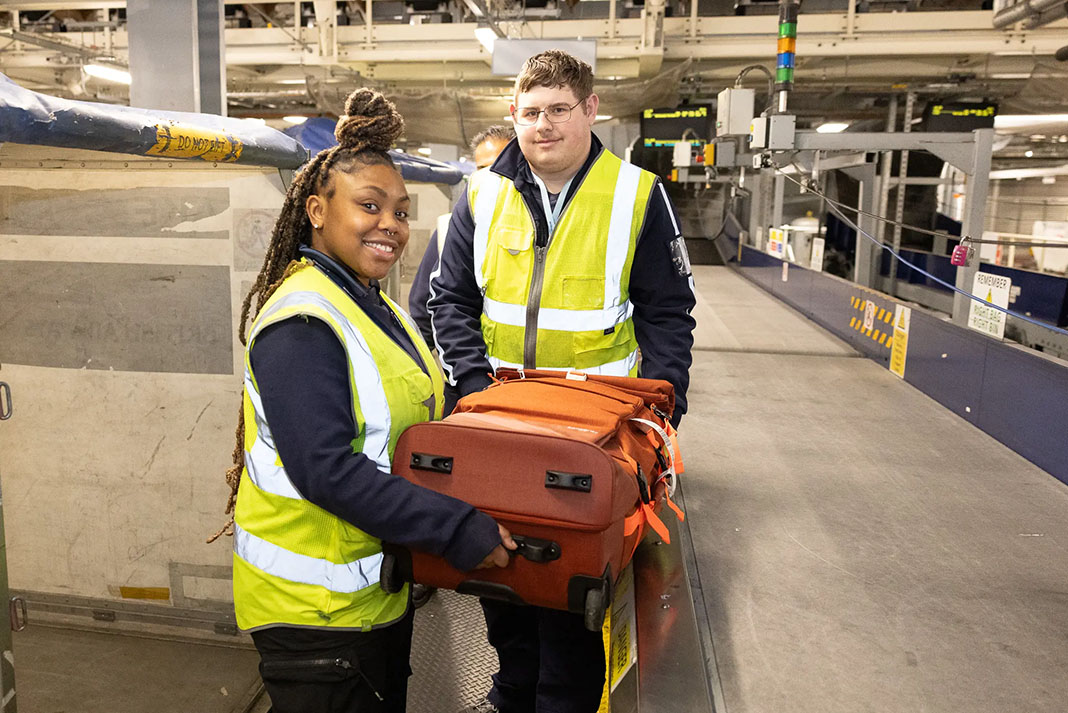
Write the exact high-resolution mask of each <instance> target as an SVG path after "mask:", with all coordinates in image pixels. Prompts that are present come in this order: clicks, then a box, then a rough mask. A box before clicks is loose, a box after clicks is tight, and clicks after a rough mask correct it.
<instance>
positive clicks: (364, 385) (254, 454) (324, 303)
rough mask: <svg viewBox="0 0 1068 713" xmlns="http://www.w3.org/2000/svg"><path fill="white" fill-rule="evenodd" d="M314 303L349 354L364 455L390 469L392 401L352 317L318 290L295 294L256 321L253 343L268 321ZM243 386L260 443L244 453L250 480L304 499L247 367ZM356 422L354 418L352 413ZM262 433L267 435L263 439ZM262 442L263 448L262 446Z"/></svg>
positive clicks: (386, 469) (289, 295) (270, 489)
mask: <svg viewBox="0 0 1068 713" xmlns="http://www.w3.org/2000/svg"><path fill="white" fill-rule="evenodd" d="M309 304H310V305H315V306H316V307H319V308H320V309H322V310H323V311H325V312H326V313H327V314H329V315H330V316H331V317H333V319H334V321H335V322H336V323H337V324H338V325H339V326H340V327H341V331H342V338H343V339H344V341H345V352H346V353H347V354H348V359H349V363H350V365H351V368H352V377H353V382H354V383H355V386H356V394H355V396H356V399H357V400H358V401H359V404H360V410H361V411H362V412H363V415H364V442H363V453H364V454H365V455H366V456H367V457H368V458H370V459H371V460H373V461H374V462H375V463H376V464H377V465H378V468H379V470H383V471H385V472H387V473H388V472H389V471H390V458H389V431H390V425H391V424H390V413H389V402H388V401H387V400H386V392H385V389H384V387H383V386H382V379H381V376H380V375H379V373H378V365H377V364H375V360H374V357H373V356H372V355H371V349H370V347H369V346H368V344H367V341H366V340H365V339H364V337H363V335H362V334H360V332H359V330H357V329H356V328H355V327H354V326H353V325H352V324H350V323H349V321H348V319H346V318H345V316H344V315H343V314H341V312H339V311H338V310H337V308H335V307H334V306H333V305H332V304H330V302H329V301H328V300H327V299H326V298H324V297H323V296H322V295H320V294H319V293H317V292H293V293H291V294H288V295H286V296H285V297H283V298H282V299H280V300H278V301H277V302H275V303H274V304H273V305H271V307H270V309H269V310H268V311H267V312H265V313H264V314H263V315H262V318H258V319H257V320H256V325H255V326H254V328H253V332H252V334H251V335H250V336H249V343H251V342H252V340H253V339H255V338H256V335H257V334H258V333H259V331H260V329H262V325H264V324H267V323H269V321H270V318H271V317H272V316H273V315H274V314H275V313H276V312H278V311H279V310H281V309H286V308H290V307H299V306H300V305H309ZM245 386H246V388H247V389H248V393H249V398H250V400H251V401H252V406H253V409H254V410H255V412H256V425H257V428H258V432H257V437H256V442H255V443H254V444H253V448H252V451H251V452H249V451H246V452H245V456H246V457H245V465H246V467H247V468H248V474H249V477H250V478H252V482H254V483H255V484H256V487H257V488H259V489H260V490H263V491H265V492H268V493H272V494H274V495H281V496H283V497H287V498H295V499H301V500H302V499H303V498H302V497H301V495H300V493H298V492H297V490H296V488H294V487H293V483H292V482H291V481H290V480H289V476H288V475H287V474H286V472H285V469H284V468H283V467H281V466H279V465H277V462H278V452H277V450H276V449H275V447H274V442H273V440H272V439H271V437H270V430H269V429H268V428H267V422H266V418H265V417H264V413H263V404H262V402H261V401H260V398H259V394H258V393H257V392H256V390H255V389H254V388H253V387H252V375H251V374H250V373H249V371H248V366H247V365H246V367H245ZM353 416H354V418H355V414H354V415H353ZM260 434H265V436H264V439H263V440H262V441H261V438H260ZM261 443H262V446H261Z"/></svg>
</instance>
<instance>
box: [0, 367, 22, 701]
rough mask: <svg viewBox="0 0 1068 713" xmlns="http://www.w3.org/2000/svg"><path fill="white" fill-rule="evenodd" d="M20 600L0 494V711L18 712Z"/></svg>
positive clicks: (7, 394)
mask: <svg viewBox="0 0 1068 713" xmlns="http://www.w3.org/2000/svg"><path fill="white" fill-rule="evenodd" d="M9 418H11V387H10V386H8V385H7V384H5V383H4V382H2V381H0V422H3V421H6V420H7V419H9ZM21 602H22V600H21V599H19V600H15V599H12V598H11V594H10V591H9V589H8V582H7V540H6V538H5V536H4V508H3V500H2V498H0V713H18V709H19V704H18V698H16V697H15V655H14V650H13V648H12V641H11V632H12V631H13V630H15V629H19V628H21V626H22V625H24V623H25V613H23V614H22V623H21V624H20V623H19V622H17V621H16V622H12V616H13V615H14V616H16V617H17V616H18V613H19V611H20V609H19V608H18V607H19V605H20V604H21Z"/></svg>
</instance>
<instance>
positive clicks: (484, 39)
mask: <svg viewBox="0 0 1068 713" xmlns="http://www.w3.org/2000/svg"><path fill="white" fill-rule="evenodd" d="M475 39H477V40H478V43H479V44H480V45H482V46H483V47H485V48H486V51H487V52H489V53H490V54H493V43H494V42H496V41H497V33H496V32H494V31H493V28H492V27H476V28H475Z"/></svg>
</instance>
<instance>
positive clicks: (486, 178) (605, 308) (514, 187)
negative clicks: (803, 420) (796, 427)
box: [428, 50, 695, 713]
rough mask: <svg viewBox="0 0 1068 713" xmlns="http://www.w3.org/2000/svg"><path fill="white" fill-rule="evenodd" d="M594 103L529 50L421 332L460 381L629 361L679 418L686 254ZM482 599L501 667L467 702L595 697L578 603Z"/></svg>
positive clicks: (557, 702)
mask: <svg viewBox="0 0 1068 713" xmlns="http://www.w3.org/2000/svg"><path fill="white" fill-rule="evenodd" d="M598 103H599V100H598V97H597V95H596V94H594V93H593V72H592V71H591V69H590V67H589V65H587V64H585V63H584V62H582V61H580V60H577V59H575V58H574V57H572V56H570V55H568V54H567V53H565V52H560V51H557V50H550V51H548V52H543V53H541V54H538V55H535V56H534V57H531V58H530V59H528V60H527V62H526V64H525V65H524V66H523V69H522V71H521V72H520V74H519V76H518V77H517V78H516V86H515V98H514V104H513V105H512V107H511V115H512V120H513V123H514V125H515V129H516V140H515V141H512V142H511V143H509V144H508V146H507V147H505V149H504V151H502V152H501V154H500V155H499V156H498V157H497V159H496V161H494V163H493V165H492V166H491V167H490V168H489V169H488V170H481V171H478V172H476V173H475V174H473V175H472V177H471V181H470V183H469V184H468V187H467V191H466V194H465V196H464V197H463V198H462V199H461V200H460V201H459V203H458V204H457V205H456V207H455V208H454V210H453V213H452V218H451V220H450V222H449V228H448V238H447V240H446V242H445V248H444V251H443V253H442V255H441V262H440V265H439V266H438V269H437V271H436V272H435V273H434V274H433V275H432V276H431V280H430V299H429V302H428V307H429V310H430V314H431V322H432V325H433V330H434V340H435V343H436V345H437V348H438V351H439V353H440V354H441V355H442V361H443V365H444V368H445V373H446V375H447V377H448V378H449V381H450V383H452V384H453V385H455V386H456V387H457V388H458V390H459V393H460V395H461V396H464V395H467V394H469V393H472V392H474V391H478V390H480V389H482V388H485V387H486V386H487V385H489V383H490V373H492V372H493V371H494V370H495V369H497V368H498V367H500V366H511V367H524V368H539V369H562V370H566V369H573V370H577V371H584V372H587V373H591V374H611V375H619V376H627V375H630V376H635V375H638V374H639V373H640V375H641V376H645V377H650V378H655V379H665V380H667V381H669V382H670V383H671V384H672V385H674V387H675V396H676V410H675V414H674V416H673V418H672V421H673V422H674V424H675V425H676V426H677V425H678V421H679V419H680V418H681V417H682V414H683V413H684V412H685V411H686V387H687V384H688V383H689V367H690V361H691V359H690V349H691V347H692V346H693V335H692V332H693V328H694V321H693V319H692V318H691V317H690V310H691V309H692V308H693V306H694V303H695V300H694V294H693V287H692V278H691V276H690V264H689V259H688V257H687V255H686V247H685V243H684V242H683V240H682V235H681V233H680V231H679V227H678V219H677V218H676V216H675V211H674V209H673V207H672V206H671V203H670V202H669V200H668V198H667V193H666V192H665V191H664V188H663V186H662V185H661V184H660V181H659V179H657V178H656V177H655V176H654V175H653V174H651V173H649V172H647V171H643V170H641V169H639V168H638V167H636V166H633V165H631V164H629V163H626V162H624V161H622V160H620V159H619V158H617V157H616V156H614V155H613V154H612V153H610V152H609V151H606V150H605V149H604V147H603V145H602V144H601V142H600V141H599V140H598V139H597V137H596V136H594V135H593V132H592V130H591V127H592V125H593V122H594V119H595V117H596V115H597V106H598ZM639 351H640V354H641V363H640V365H639ZM616 574H618V573H616ZM482 608H483V611H484V612H485V615H486V625H487V628H488V631H489V641H490V643H491V644H492V645H493V646H494V647H495V648H496V649H497V654H498V659H499V661H500V670H499V671H498V673H497V674H496V675H494V676H493V688H492V689H491V690H490V692H489V695H488V700H486V701H483V702H482V703H481V704H478V705H476V706H475V708H473V709H472V710H476V711H480V712H483V711H484V712H490V711H501V713H593V712H594V711H596V710H597V708H598V704H599V702H600V698H601V692H602V688H603V686H604V673H605V670H604V664H605V655H604V648H603V643H602V639H601V634H600V632H590V631H587V630H586V629H585V627H584V625H583V617H582V616H581V615H577V614H571V613H568V612H562V611H555V610H551V609H543V608H539V607H526V606H516V605H513V604H508V603H504V602H498V601H491V600H483V601H482Z"/></svg>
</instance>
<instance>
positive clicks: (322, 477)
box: [250, 249, 501, 570]
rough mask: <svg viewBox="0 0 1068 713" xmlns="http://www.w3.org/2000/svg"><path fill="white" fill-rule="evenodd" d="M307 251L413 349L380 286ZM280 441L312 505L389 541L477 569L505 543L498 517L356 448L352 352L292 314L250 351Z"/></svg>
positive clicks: (324, 329) (289, 470) (326, 330)
mask: <svg viewBox="0 0 1068 713" xmlns="http://www.w3.org/2000/svg"><path fill="white" fill-rule="evenodd" d="M302 253H303V254H304V255H305V256H306V257H309V258H310V259H312V260H313V261H314V262H315V264H316V265H317V266H318V267H319V269H321V270H322V271H323V272H324V273H326V275H327V276H329V277H330V278H331V279H332V280H333V281H334V282H335V283H336V284H338V285H339V286H340V287H341V288H342V289H343V290H345V292H346V293H347V294H348V295H349V296H350V297H352V298H353V301H354V302H355V303H356V304H357V305H358V306H359V307H360V308H361V309H363V310H364V311H365V312H367V314H368V315H370V316H371V318H372V319H374V320H375V322H376V323H377V324H378V325H379V327H380V328H382V329H383V331H385V332H386V333H387V334H389V335H390V337H391V338H393V339H394V340H395V341H397V343H398V344H400V345H401V346H402V347H404V348H405V351H408V352H409V353H413V352H414V351H415V348H414V346H413V345H412V343H411V340H410V339H409V338H408V335H407V333H406V332H405V331H404V330H403V329H402V328H401V326H400V325H399V324H396V322H395V320H394V319H393V317H392V312H391V311H390V310H389V308H388V307H386V305H385V303H384V302H383V301H382V297H381V295H380V294H379V293H378V286H377V285H376V284H372V285H371V286H370V287H365V286H364V285H362V284H361V283H360V282H359V281H358V280H356V278H355V276H354V275H352V273H351V272H349V271H348V269H347V268H345V267H344V266H342V265H340V264H339V263H336V262H334V261H332V260H330V259H329V258H328V257H326V256H325V255H322V254H321V253H317V252H316V251H313V250H309V249H303V250H302ZM250 358H251V361H252V369H253V373H255V374H256V382H257V383H258V385H259V388H260V398H261V400H262V402H263V410H264V413H265V416H266V418H267V423H268V424H269V426H270V428H271V435H272V436H273V438H274V443H275V446H276V447H277V449H278V453H279V455H280V456H281V459H282V462H283V463H285V465H286V474H287V475H289V479H290V480H291V481H292V483H293V486H294V487H295V488H296V489H297V492H299V493H300V494H301V495H302V496H304V497H305V498H306V499H307V500H308V501H309V502H312V503H314V504H315V505H318V506H319V507H321V508H323V509H324V510H326V511H328V512H330V513H333V514H334V515H337V516H338V517H340V518H342V519H344V520H347V521H348V522H351V523H352V524H353V525H355V526H356V527H358V528H360V529H361V530H363V531H365V532H367V533H369V534H371V535H373V536H374V537H377V538H379V539H381V540H385V541H387V542H393V543H396V544H400V545H405V546H409V547H413V548H416V549H420V550H424V551H427V552H430V553H432V554H435V555H443V556H444V557H445V558H446V559H447V560H448V561H449V563H450V564H452V565H453V566H454V567H456V568H457V569H461V570H467V569H472V568H473V567H475V565H477V564H478V563H480V562H481V561H482V560H483V558H485V556H486V555H488V554H489V553H490V551H492V550H493V548H494V547H496V546H497V545H499V544H500V543H501V539H500V535H499V534H498V531H497V525H496V523H495V522H494V520H493V518H491V517H489V516H488V515H485V514H483V513H481V512H479V511H478V510H476V509H475V508H473V507H472V506H470V505H468V504H467V503H464V502H462V501H460V500H457V499H455V498H451V497H449V496H446V495H441V494H439V493H435V492H433V491H431V490H427V489H425V488H421V487H419V486H417V485H413V484H411V483H409V482H408V481H406V480H404V479H403V478H398V477H396V476H394V475H390V474H389V473H384V472H382V471H380V470H379V469H378V466H377V465H376V464H375V462H374V461H372V460H371V459H370V458H368V457H367V456H365V455H364V454H363V453H353V452H352V440H353V438H354V437H355V435H356V433H357V430H356V422H355V420H354V419H353V415H352V392H351V390H350V386H349V379H348V370H349V367H348V358H347V356H346V355H345V349H344V348H343V347H342V345H341V342H340V341H339V340H338V338H337V335H335V334H334V332H333V330H332V329H331V328H330V327H329V326H327V325H326V323H324V322H322V321H320V320H318V319H303V318H300V317H292V318H290V319H286V320H283V321H282V322H279V323H277V324H273V325H271V326H269V327H267V328H265V329H264V330H263V331H261V332H260V333H259V334H258V335H257V337H256V341H255V342H254V343H253V346H252V351H251V353H250Z"/></svg>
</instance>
